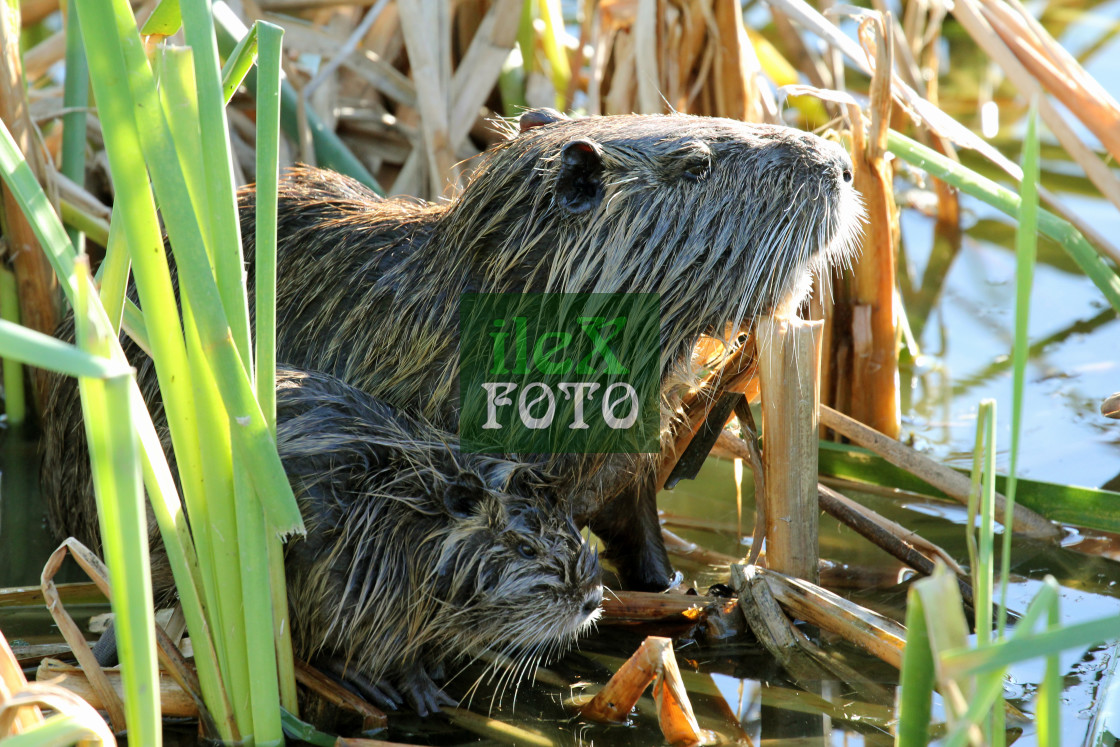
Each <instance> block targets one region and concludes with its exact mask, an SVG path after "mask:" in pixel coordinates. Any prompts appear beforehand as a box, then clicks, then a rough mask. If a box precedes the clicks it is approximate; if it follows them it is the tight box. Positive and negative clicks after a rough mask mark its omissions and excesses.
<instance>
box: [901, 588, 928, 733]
mask: <svg viewBox="0 0 1120 747" xmlns="http://www.w3.org/2000/svg"><path fill="white" fill-rule="evenodd" d="M916 583H918V582H915V584H911V586H910V590H909V592H907V595H906V648H905V649H903V652H902V671H901V673H900V675H899V682H898V704H897V705H898V728H897V730H896V731H895V737H894V743H895V745H897V746H898V747H924V745H926V744H928V743H929V723H930V720H931V718H932V708H931V702H932V699H933V688H934V682H935V680H936V673H935V671H934V665H933V651H932V649H931V648H930V642H929V630H928V629H927V628H926V614H925V608H924V607H923V605H922V598H921V595H919V594H918V592H917V591H916V590H915V589H914V586H915V585H916Z"/></svg>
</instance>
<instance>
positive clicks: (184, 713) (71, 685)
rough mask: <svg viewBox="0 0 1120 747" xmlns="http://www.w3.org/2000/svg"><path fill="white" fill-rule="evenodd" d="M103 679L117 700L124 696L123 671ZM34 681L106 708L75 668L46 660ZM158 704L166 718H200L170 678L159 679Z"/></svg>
mask: <svg viewBox="0 0 1120 747" xmlns="http://www.w3.org/2000/svg"><path fill="white" fill-rule="evenodd" d="M101 672H102V676H104V677H105V679H106V681H107V682H108V683H109V685H110V687H112V689H113V692H115V693H116V695H117V698H118V699H119V698H121V697H123V695H124V686H123V685H122V684H121V672H120V669H118V668H116V667H114V668H112V669H103V670H101ZM35 679H36V680H37V681H39V682H48V681H49V682H51V683H52V684H54V685H58V686H59V687H64V688H66V689H67V690H69V691H71V692H72V693H74V694H76V695H78V696H79V697H81V698H82V700H84V701H86V702H87V703H89V704H90V705H91V706H93V707H94V708H97V709H105V708H106V705H105V704H104V703H103V702H102V700H101V694H100V693H99V692H98V690H97V689H96V688H95V687H93V683H92V682H91V681H90V679H89V676H88V675H87V673H86V672H85V671H84V670H83V669H82V668H81V667H77V666H74V665H72V664H64V663H63V662H61V661H58V660H57V659H43V660H42V661H41V662H39V668H38V669H37V670H36V671H35ZM159 704H160V713H162V714H163V716H164V717H165V718H195V719H196V718H198V717H199V713H200V711H199V708H198V703H197V702H196V701H195V700H194V699H193V698H192V697H191V696H190V694H189V693H187V692H186V691H185V690H183V688H182V687H181V686H180V685H179V683H178V682H176V681H175V680H174V679H172V678H170V677H160V678H159Z"/></svg>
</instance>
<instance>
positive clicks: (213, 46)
mask: <svg viewBox="0 0 1120 747" xmlns="http://www.w3.org/2000/svg"><path fill="white" fill-rule="evenodd" d="M180 11H181V12H182V15H183V32H184V34H185V35H186V39H187V44H188V45H190V47H191V49H192V50H193V51H194V77H195V85H196V87H197V92H198V93H197V95H198V114H199V120H198V121H199V129H200V131H201V134H202V149H203V152H204V153H205V154H206V158H204V159H203V161H202V166H203V172H204V173H205V177H206V205H207V212H206V221H207V224H208V229H209V233H210V237H211V238H212V239H213V243H214V245H215V246H218V247H222V250H221V251H215V252H214V255H213V261H214V270H215V273H214V274H215V276H216V279H217V283H218V295H219V297H220V298H221V301H222V307H223V308H224V310H225V316H226V320H227V322H228V323H229V328H230V331H231V333H232V334H233V340H234V344H235V346H236V348H237V353H238V355H239V356H240V357H241V364H242V365H243V366H244V367H245V371H246V372H247V373H248V374H249V380H250V381H253V379H254V377H253V361H252V358H251V357H250V355H251V351H252V346H251V344H250V339H249V338H250V330H249V301H248V297H247V295H246V289H245V273H244V271H243V269H242V268H243V267H244V264H245V262H244V257H243V256H242V253H241V223H240V221H239V220H238V215H237V198H236V197H235V185H234V183H233V154H232V151H231V149H230V147H229V123H228V122H227V120H226V108H225V99H224V98H223V97H222V77H221V67H220V65H219V64H218V44H217V41H216V40H215V38H214V17H213V9H212V8H211V6H210V2H209V0H189V1H188V2H187V3H186V4H183V5H180ZM126 55H127V50H126ZM133 64H135V62H134V63H133ZM157 191H159V190H158V187H157Z"/></svg>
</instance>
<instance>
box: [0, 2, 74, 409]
mask: <svg viewBox="0 0 1120 747" xmlns="http://www.w3.org/2000/svg"><path fill="white" fill-rule="evenodd" d="M19 41H20V12H19V4H18V3H0V118H2V119H3V121H4V124H5V125H6V126H7V128H8V131H9V132H11V134H12V137H13V138H14V139H15V141H16V144H17V145H19V148H20V150H21V151H22V152H23V154H24V156H25V157H26V158H27V162H28V164H29V165H30V166H31V169H32V171H33V172H34V173H35V175H36V177H38V179H39V182H40V183H42V182H43V173H44V168H43V156H42V152H41V150H40V145H39V143H38V142H37V141H36V135H35V126H34V124H33V123H32V121H31V117H30V114H29V112H28V100H27V88H26V80H25V79H24V75H23V63H22V62H21V60H20V44H19ZM0 213H2V216H0V217H2V221H0V223H2V224H3V226H4V233H5V235H4V237H3V238H4V242H3V244H0V259H6V260H7V261H9V262H10V263H11V265H12V269H13V271H14V272H15V276H16V284H17V286H18V294H19V309H20V321H21V323H22V324H23V325H24V326H26V327H30V328H31V329H34V330H36V331H38V332H43V333H45V334H48V335H49V334H53V333H54V329H55V327H56V326H57V324H58V316H59V308H60V307H59V304H60V302H61V299H60V298H59V292H58V282H57V281H56V280H55V277H54V271H53V270H52V269H51V266H50V264H49V263H48V262H47V255H46V254H45V253H44V252H43V250H42V249H41V248H40V247H39V242H38V240H37V239H36V238H35V233H34V231H33V230H32V228H31V224H30V223H29V222H28V220H27V218H26V217H25V216H24V214H23V211H22V210H20V207H19V203H17V202H16V199H15V196H14V195H13V194H12V193H11V192H10V191H9V190H8V187H7V186H6V185H0ZM33 380H34V382H35V387H34V400H35V405H36V407H37V408H38V409H40V410H41V409H42V405H43V403H44V401H45V398H46V390H45V389H44V387H45V380H44V377H42V376H36V377H34V378H33Z"/></svg>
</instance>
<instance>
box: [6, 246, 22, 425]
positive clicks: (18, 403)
mask: <svg viewBox="0 0 1120 747" xmlns="http://www.w3.org/2000/svg"><path fill="white" fill-rule="evenodd" d="M0 320H2V321H3V322H4V325H0V328H3V326H6V325H7V324H12V325H15V326H19V288H18V285H17V283H16V276H15V274H14V273H13V272H12V271H11V270H9V269H8V268H7V267H0ZM20 329H22V327H20ZM4 347H7V346H5V345H3V343H2V342H0V349H2V348H4ZM3 358H4V360H3V363H2V364H0V365H3V366H4V414H5V415H6V416H7V419H8V425H11V426H18V425H21V424H22V423H23V421H24V419H25V418H26V417H27V394H26V392H25V391H24V388H23V366H21V365H20V361H19V360H18V359H16V358H14V357H12V356H10V355H8V354H7V353H5V354H4V356H3Z"/></svg>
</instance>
